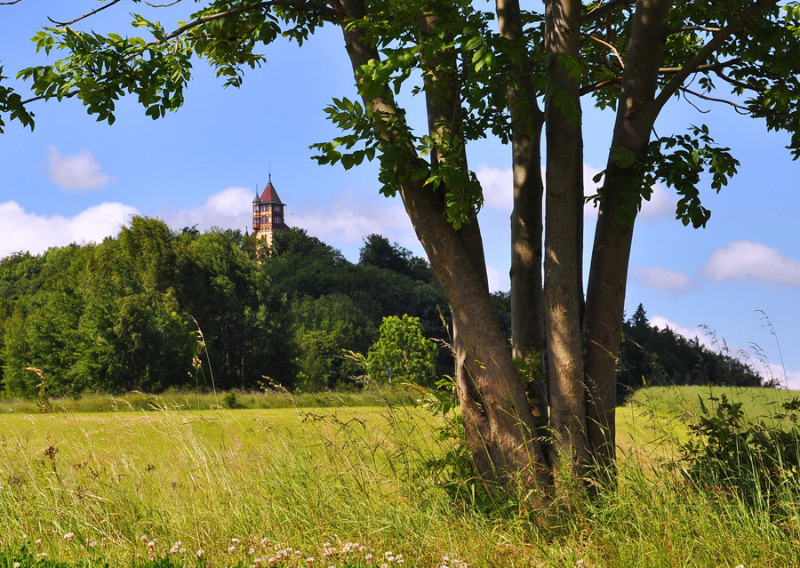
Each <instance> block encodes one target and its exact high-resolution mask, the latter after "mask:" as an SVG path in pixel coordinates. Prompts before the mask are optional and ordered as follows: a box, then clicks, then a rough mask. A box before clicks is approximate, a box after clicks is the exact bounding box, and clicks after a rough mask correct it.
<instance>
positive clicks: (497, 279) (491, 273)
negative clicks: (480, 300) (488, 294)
mask: <svg viewBox="0 0 800 568" xmlns="http://www.w3.org/2000/svg"><path fill="white" fill-rule="evenodd" d="M486 274H487V276H488V277H489V290H491V291H492V292H507V291H508V290H509V289H510V288H511V279H510V278H509V276H508V274H504V273H502V272H500V271H499V270H495V269H494V268H492V267H491V266H488V265H487V266H486Z"/></svg>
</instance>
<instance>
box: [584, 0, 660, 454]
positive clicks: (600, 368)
mask: <svg viewBox="0 0 800 568" xmlns="http://www.w3.org/2000/svg"><path fill="white" fill-rule="evenodd" d="M669 8H670V2H669V1H668V0H641V1H640V2H639V3H638V5H637V9H636V12H635V14H634V19H633V23H632V27H631V39H630V47H629V49H628V54H627V57H626V58H625V70H624V72H623V76H622V88H621V92H620V98H619V103H618V105H617V120H616V123H615V125H614V135H613V139H612V143H611V152H610V154H609V159H608V165H607V167H606V174H605V180H604V184H603V189H602V190H601V193H600V195H601V199H600V207H599V213H598V218H597V229H596V232H595V240H594V247H593V251H592V263H591V268H590V272H589V283H588V288H587V300H586V321H585V325H584V334H585V335H584V341H585V369H586V387H587V395H586V396H587V409H588V412H587V414H588V434H589V445H590V448H591V450H592V453H593V455H594V456H595V459H596V460H597V461H598V463H599V464H600V465H611V464H612V463H613V461H614V457H615V434H616V427H615V417H614V408H615V406H616V385H617V355H618V353H619V344H620V339H621V336H622V318H623V313H624V309H625V290H626V286H627V280H628V261H629V258H630V252H631V243H632V239H633V223H634V219H635V215H636V211H637V210H638V205H639V201H640V199H641V198H640V197H639V195H640V193H639V189H638V188H640V187H641V183H642V179H643V178H642V171H641V170H640V169H639V168H638V167H635V166H634V167H626V168H624V167H621V166H620V165H619V164H618V163H617V161H616V158H615V157H616V155H617V152H619V150H627V151H628V152H631V153H632V154H633V155H634V156H635V158H636V160H637V162H639V163H641V162H643V161H644V160H645V159H646V156H647V145H648V143H649V142H650V132H651V130H652V127H653V123H654V121H655V118H656V116H657V115H658V114H657V111H653V110H652V109H650V108H648V105H652V101H653V98H654V95H655V91H656V86H657V79H658V70H659V67H660V65H661V59H662V55H663V51H664V41H665V40H666V32H667V30H666V29H665V20H666V17H667V15H668V13H669ZM655 38H661V41H654V39H655Z"/></svg>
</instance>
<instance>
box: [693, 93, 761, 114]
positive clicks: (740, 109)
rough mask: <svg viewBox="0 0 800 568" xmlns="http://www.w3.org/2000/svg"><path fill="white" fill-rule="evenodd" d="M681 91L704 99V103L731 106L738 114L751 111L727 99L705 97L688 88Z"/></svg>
mask: <svg viewBox="0 0 800 568" xmlns="http://www.w3.org/2000/svg"><path fill="white" fill-rule="evenodd" d="M679 90H680V91H681V92H684V93H688V94H690V95H693V96H695V97H697V98H698V99H703V100H704V101H712V102H715V103H724V104H726V105H730V106H732V107H733V108H734V109H736V112H738V113H740V114H750V109H749V108H747V107H746V106H744V105H740V104H738V103H735V102H733V101H729V100H727V99H718V98H716V97H709V96H708V95H704V94H703V93H698V92H695V91H692V90H690V89H688V88H687V87H681V88H680V89H679ZM698 110H699V109H698ZM701 112H703V111H701ZM705 112H708V111H705Z"/></svg>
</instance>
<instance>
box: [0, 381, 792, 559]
mask: <svg viewBox="0 0 800 568" xmlns="http://www.w3.org/2000/svg"><path fill="white" fill-rule="evenodd" d="M684 394H686V393H685V392H683V391H678V392H677V393H676V394H675V396H678V395H680V396H683V395H684ZM666 397H667V395H666V394H664V397H663V400H664V404H665V405H667V406H669V405H670V404H671V403H669V402H668V401H666ZM691 397H692V395H691V394H690V395H687V400H688V399H690V398H691ZM658 400H662V399H658ZM655 401H656V399H653V402H652V404H651V405H650V406H649V407H648V406H647V402H646V401H644V402H643V401H642V400H639V401H638V402H637V401H634V404H631V405H629V406H626V407H624V408H621V409H620V410H619V411H618V420H619V423H620V427H619V430H620V439H621V453H622V454H623V456H624V457H623V459H621V460H620V470H619V482H618V484H617V486H616V488H615V489H613V490H612V489H602V490H601V491H600V492H599V494H598V495H597V496H595V498H594V499H587V498H583V497H582V495H580V493H579V492H578V491H576V492H575V494H570V495H565V496H564V499H561V500H559V501H558V502H557V503H556V504H553V505H551V506H550V507H549V508H548V509H542V510H530V509H529V508H526V507H525V506H524V504H523V503H516V502H514V501H513V499H508V501H507V502H503V501H502V500H498V501H497V502H496V503H495V505H494V506H493V507H486V508H483V509H479V508H476V507H473V506H472V503H473V501H472V500H471V498H470V487H473V488H474V486H473V485H471V484H470V482H469V480H461V483H463V489H464V490H463V491H461V492H458V495H459V497H457V498H455V499H454V498H452V497H451V495H452V494H453V493H452V491H447V490H446V488H445V486H444V485H443V483H442V482H443V481H444V479H443V478H442V477H441V471H440V470H437V469H432V468H425V467H423V466H422V465H421V464H424V463H431V462H432V461H435V460H434V458H440V457H441V456H442V455H444V454H445V452H446V451H447V450H449V449H451V448H450V447H448V446H447V444H448V443H449V442H446V441H445V442H439V441H437V440H436V439H435V436H434V434H435V432H434V430H435V428H436V427H437V426H438V425H439V424H440V422H439V420H440V419H438V418H432V417H431V415H430V414H429V413H427V412H425V411H423V410H421V409H416V408H413V407H410V406H396V405H388V406H383V407H342V408H327V409H322V408H320V409H273V410H258V409H256V410H254V409H237V410H230V409H215V410H201V411H197V410H186V411H181V412H177V411H175V410H172V409H171V407H170V406H168V405H164V406H161V407H158V408H159V410H158V411H154V410H149V411H138V412H131V411H125V412H122V411H119V412H116V413H107V414H88V413H72V412H60V413H56V414H49V415H45V414H29V415H22V414H20V413H19V411H15V412H13V413H4V414H3V415H2V416H0V549H4V550H7V551H8V550H11V551H13V550H19V547H20V546H21V545H22V544H23V543H24V544H25V545H26V546H27V548H28V549H29V550H31V551H32V552H33V554H34V555H36V554H42V553H46V554H48V556H47V558H48V559H50V560H53V559H58V560H64V561H67V562H70V563H81V562H86V561H87V559H91V561H92V562H93V563H95V564H96V563H98V562H109V563H110V564H112V565H119V564H123V565H133V564H138V563H145V564H150V565H153V566H155V564H154V563H151V561H150V559H149V558H150V555H151V554H152V555H153V557H154V559H155V561H157V560H158V559H159V558H166V559H167V560H168V562H172V563H174V565H175V566H181V565H190V566H194V564H195V563H196V562H197V559H196V557H195V556H194V555H195V553H196V552H197V551H198V550H203V551H204V552H203V558H202V562H204V563H208V564H210V565H212V566H218V565H219V566H221V565H230V566H233V565H236V564H237V563H240V565H241V566H243V567H245V566H247V567H249V566H251V565H256V563H255V559H256V558H266V554H267V553H268V552H270V553H271V554H275V552H274V551H275V547H276V546H277V547H279V548H284V549H285V547H287V546H290V547H293V548H294V549H299V550H301V551H302V553H303V555H304V556H303V559H302V560H303V564H304V565H306V562H305V558H310V557H313V558H314V559H315V560H314V561H313V562H311V563H310V565H311V566H321V567H323V568H326V567H327V566H330V565H336V566H337V567H338V566H341V565H342V564H341V563H340V564H335V562H336V557H334V556H333V555H328V556H326V554H325V550H326V549H325V547H324V543H330V545H329V547H328V550H330V549H331V548H337V550H341V549H342V548H343V547H345V546H346V545H347V543H354V542H358V543H359V544H360V546H368V547H370V548H372V549H374V550H375V553H374V554H375V558H374V559H372V561H373V563H372V564H371V565H375V566H380V564H381V562H382V561H384V560H385V559H386V558H387V557H385V556H384V554H385V552H388V551H391V552H392V553H393V556H394V558H395V563H396V562H397V555H399V554H402V558H403V560H404V564H405V565H406V566H420V567H430V568H434V567H438V566H440V565H442V564H443V561H442V558H443V556H444V555H445V554H448V555H451V556H450V557H451V558H452V557H453V556H457V557H458V558H460V559H463V560H466V561H467V562H469V564H470V565H471V566H487V567H495V566H497V567H501V566H502V567H523V566H524V567H539V566H559V567H577V566H583V567H600V566H614V567H616V566H637V567H638V566H648V567H649V566H654V567H660V566H665V567H666V566H730V567H731V568H733V567H735V566H738V565H740V564H741V565H743V566H746V567H751V566H775V567H778V566H790V565H800V547H797V546H796V545H795V544H794V542H796V541H797V539H798V538H799V537H800V522H798V521H797V519H798V518H800V508H798V506H797V504H796V503H795V502H794V501H793V500H792V499H793V498H792V497H791V496H789V495H787V496H786V499H785V500H784V502H782V507H783V510H784V511H785V512H786V514H785V515H782V517H781V519H780V520H778V519H776V518H774V516H772V515H770V511H769V510H766V509H763V508H758V507H755V508H754V507H752V506H751V505H750V504H747V503H745V502H743V501H742V500H741V499H739V498H738V497H737V496H736V495H735V494H732V493H730V492H727V491H726V490H725V488H709V487H700V486H698V485H696V484H693V483H690V482H687V481H685V480H684V478H683V477H682V476H681V475H679V474H678V470H677V469H676V468H675V467H674V466H673V465H670V464H671V463H674V459H675V456H676V455H677V452H676V451H675V449H676V447H677V446H676V445H675V441H674V440H673V439H672V438H671V435H672V434H674V435H675V436H676V437H680V436H681V435H682V434H680V433H679V432H678V433H675V432H674V431H675V429H676V427H675V424H676V423H681V421H682V423H684V424H685V423H686V422H687V418H686V415H685V414H679V415H675V414H674V413H673V411H672V410H668V409H665V407H663V406H662V405H661V403H660V402H659V403H656V402H655ZM658 423H660V424H663V427H664V428H666V429H668V430H669V431H670V432H661V433H659V432H658V431H657V430H658V427H657V426H655V425H656V424H658ZM450 481H451V483H452V482H453V480H450ZM65 535H71V538H70V539H67V538H65ZM142 537H146V538H145V539H144V540H142ZM233 539H238V541H239V542H238V543H237V542H235V541H234V540H233ZM68 540H69V541H68ZM37 541H39V542H37ZM178 542H179V543H180V545H179V546H178V548H177V549H175V556H172V554H171V553H170V549H172V548H173V545H175V543H178ZM150 543H153V544H152V545H151V544H150ZM92 544H94V546H92ZM231 547H233V550H231ZM151 548H152V549H153V550H151ZM250 549H253V553H252V554H250ZM181 550H183V552H181ZM362 559H363V557H362ZM379 559H380V560H381V562H378V560H379ZM265 562H266V561H265ZM364 562H366V561H364ZM0 563H2V559H0ZM264 565H267V564H264ZM352 565H353V566H355V565H356V564H352ZM363 565H364V566H366V564H363ZM453 565H454V563H452V562H450V563H449V566H450V568H452V566H453ZM159 568H167V567H166V566H160V567H159Z"/></svg>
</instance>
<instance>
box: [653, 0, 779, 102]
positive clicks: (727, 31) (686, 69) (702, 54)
mask: <svg viewBox="0 0 800 568" xmlns="http://www.w3.org/2000/svg"><path fill="white" fill-rule="evenodd" d="M778 2H779V0H756V2H754V3H753V4H752V5H751V6H750V7H749V8H748V9H747V10H745V11H744V12H742V13H741V14H739V17H738V18H736V19H735V20H734V21H732V22H731V23H729V24H728V25H727V26H725V27H724V28H722V29H721V30H720V31H719V32H717V33H715V34H714V37H712V38H711V40H709V42H708V43H707V44H705V45H704V46H703V47H702V48H700V51H698V52H697V53H696V54H695V56H694V57H692V58H691V59H690V60H689V61H688V62H687V63H686V65H684V66H683V67H682V68H681V70H680V71H678V72H677V73H676V74H675V76H674V77H672V79H671V80H670V82H669V83H667V84H666V85H665V86H664V88H663V89H661V92H660V93H659V94H658V96H657V97H656V98H655V99H654V100H653V102H652V103H651V104H652V105H653V112H655V113H658V111H659V110H660V109H661V108H662V107H663V106H664V105H665V104H666V103H667V101H668V100H669V99H670V97H672V95H674V94H675V93H676V92H677V91H678V89H680V88H681V85H683V82H684V81H685V80H686V78H687V77H688V76H689V75H691V74H692V73H695V72H696V71H697V69H698V67H700V66H701V65H702V64H703V63H704V62H705V61H706V60H707V59H708V58H709V56H711V54H712V53H714V52H715V51H716V50H717V49H719V47H720V46H721V45H722V44H723V43H724V42H725V40H727V39H728V38H729V37H730V36H731V35H732V34H733V33H734V32H735V31H737V30H738V29H739V28H741V27H742V26H744V25H745V24H747V22H749V21H750V20H752V19H753V18H755V17H756V16H757V15H758V14H759V13H760V12H762V11H763V10H765V9H767V8H770V7H771V6H774V5H775V4H777V3H778Z"/></svg>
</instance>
